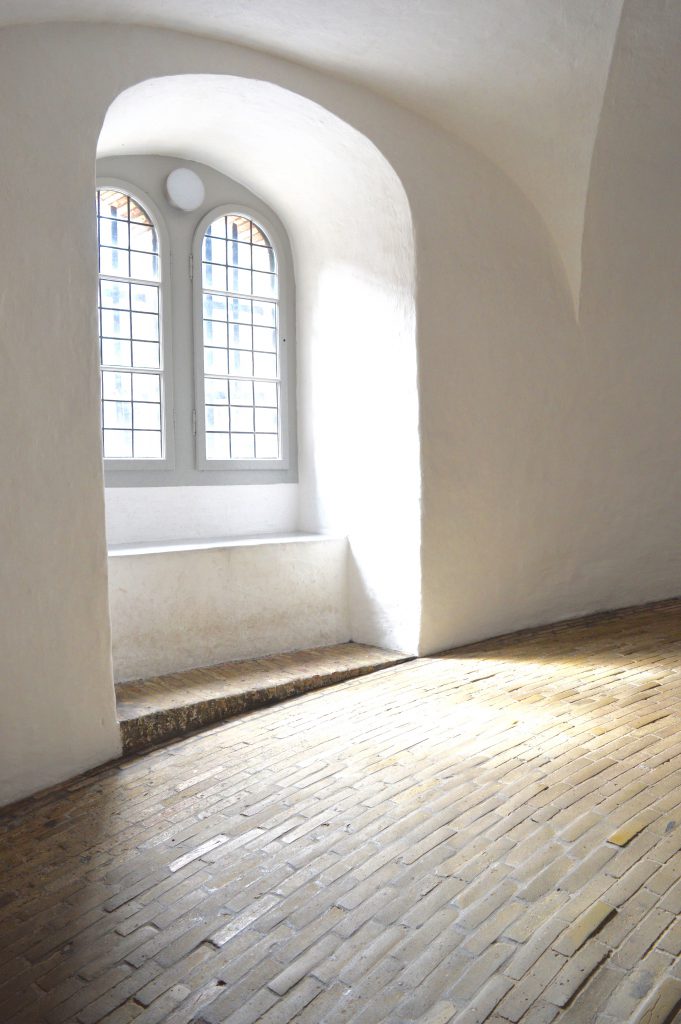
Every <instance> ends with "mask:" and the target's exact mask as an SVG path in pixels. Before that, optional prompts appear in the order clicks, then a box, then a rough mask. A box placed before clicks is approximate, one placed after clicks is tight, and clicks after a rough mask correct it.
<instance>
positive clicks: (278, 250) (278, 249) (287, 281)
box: [191, 202, 294, 483]
mask: <svg viewBox="0 0 681 1024" xmlns="http://www.w3.org/2000/svg"><path fill="white" fill-rule="evenodd" d="M224 216H244V217H247V218H248V219H249V220H251V221H253V223H254V224H256V225H257V226H258V227H261V228H262V230H263V232H264V233H265V235H266V236H267V238H268V240H269V241H270V243H271V245H272V248H273V249H274V253H275V257H276V260H277V275H278V290H279V295H278V316H279V323H278V345H279V349H278V357H279V418H280V438H281V447H280V454H279V458H277V459H208V458H207V457H206V425H205V405H206V402H205V375H204V356H203V348H204V343H203V293H204V288H203V273H202V256H203V239H204V235H205V233H206V230H207V228H208V227H209V225H210V224H212V223H213V221H215V220H217V219H218V218H219V217H224ZM191 267H192V307H193V313H192V317H193V331H194V385H195V387H194V395H195V398H194V402H195V406H194V434H195V460H196V461H195V465H196V469H197V470H199V471H200V472H208V473H210V472H211V471H212V472H222V473H225V472H228V473H233V472H234V473H242V472H251V473H252V472H253V471H257V472H265V473H267V472H276V471H279V470H288V469H289V468H290V457H291V449H290V435H291V429H290V416H291V408H292V402H291V401H290V394H289V387H290V377H289V374H290V372H291V365H290V364H291V357H290V350H291V345H292V344H293V337H294V333H293V327H294V325H293V319H292V318H293V306H294V300H293V291H294V284H293V268H292V266H291V261H290V259H289V255H288V247H287V245H286V244H285V239H284V238H282V236H281V234H280V232H279V231H278V230H277V228H276V225H274V224H273V223H272V222H271V221H270V220H269V218H268V217H266V216H264V215H263V213H262V212H261V211H260V210H257V209H255V208H253V207H252V206H249V205H247V204H244V203H240V202H227V203H221V204H220V205H219V206H216V207H213V209H212V210H210V211H209V212H208V213H207V214H206V215H205V216H204V217H202V218H201V220H200V221H199V223H198V225H197V227H196V230H195V232H194V239H193V243H192V251H191ZM246 482H247V481H244V483H246Z"/></svg>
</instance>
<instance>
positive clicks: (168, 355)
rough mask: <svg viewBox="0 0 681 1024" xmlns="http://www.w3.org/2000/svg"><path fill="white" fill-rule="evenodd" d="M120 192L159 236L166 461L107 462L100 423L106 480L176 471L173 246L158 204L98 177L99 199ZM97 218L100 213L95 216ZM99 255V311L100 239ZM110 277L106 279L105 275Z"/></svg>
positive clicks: (119, 181)
mask: <svg viewBox="0 0 681 1024" xmlns="http://www.w3.org/2000/svg"><path fill="white" fill-rule="evenodd" d="M106 188H111V189H116V190H118V191H119V192H124V193H125V194H126V195H127V196H129V197H130V198H131V199H133V200H134V201H135V202H137V203H138V204H139V206H141V207H142V208H143V209H144V210H145V212H146V213H148V214H149V216H150V217H151V219H152V220H153V222H154V227H155V228H156V232H157V235H158V252H159V262H160V265H161V276H160V280H159V282H158V285H159V325H160V334H161V338H160V353H161V370H160V378H161V445H162V451H163V457H162V458H160V459H112V458H108V459H107V458H104V448H103V439H102V425H101V422H100V441H102V461H103V464H104V473H105V477H109V475H113V474H115V473H116V472H126V473H127V472H129V471H131V470H132V471H133V472H144V473H156V472H158V473H163V472H168V471H169V470H173V469H174V468H175V437H174V418H173V393H174V392H173V387H174V382H173V352H172V325H171V312H170V311H171V307H172V300H171V290H172V283H171V262H170V243H169V239H168V232H167V228H166V225H165V222H164V219H163V217H162V215H161V211H160V210H159V208H158V206H157V205H156V203H155V202H154V200H153V199H152V198H151V197H150V196H149V195H147V193H146V192H144V191H143V190H142V189H141V188H139V187H138V186H137V185H132V184H131V183H130V182H128V181H125V180H124V179H122V178H112V177H109V176H104V177H100V176H98V177H97V179H96V183H95V195H96V192H97V191H98V190H99V189H106ZM95 217H96V213H95ZM96 245H97V252H96V259H97V264H96V266H97V308H99V281H100V273H99V239H98V238H97V240H96ZM104 276H106V275H104ZM97 344H98V346H99V324H98V327H97ZM97 359H98V365H99V388H100V417H101V408H102V406H101V387H102V384H101V381H102V370H101V367H102V353H101V351H99V352H98V355H97Z"/></svg>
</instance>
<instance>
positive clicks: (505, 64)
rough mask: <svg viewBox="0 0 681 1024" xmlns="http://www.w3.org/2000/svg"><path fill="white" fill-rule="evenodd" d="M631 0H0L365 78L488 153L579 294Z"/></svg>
mask: <svg viewBox="0 0 681 1024" xmlns="http://www.w3.org/2000/svg"><path fill="white" fill-rule="evenodd" d="M623 3H624V0H598V3H594V0H419V2H418V3H414V2H413V0H334V2H333V3H320V2H319V0H279V2H278V3H274V2H273V0H117V2H116V3H115V4H112V3H111V0H0V25H9V24H16V23H26V22H40V21H74V20H83V21H107V22H112V21H116V22H126V23H135V24H140V25H153V26H162V27H166V28H171V29H178V30H181V31H186V32H192V33H196V34H201V35H206V36H210V37H211V38H214V39H215V38H220V39H224V40H227V41H230V42H233V43H238V44H242V45H246V46H249V47H253V48H256V49H259V50H262V51H266V52H269V53H272V54H275V55H277V56H281V57H285V58H288V59H290V60H293V61H296V62H298V63H301V64H305V65H308V66H311V67H314V68H316V69H319V70H322V71H326V72H328V73H331V74H334V75H337V76H339V77H342V78H346V79H349V80H352V81H354V82H357V83H360V84H362V85H364V86H366V87H368V88H370V89H373V90H375V91H376V92H379V93H381V94H383V95H385V96H387V97H388V98H390V99H392V100H393V101H395V102H396V103H398V104H401V105H402V106H404V107H407V108H409V109H411V110H413V111H415V112H416V113H418V114H421V115H422V116H424V117H427V118H429V119H431V120H432V121H434V122H436V123H437V124H439V125H440V126H441V127H443V128H444V129H446V130H448V131H451V132H453V133H455V134H456V135H457V136H459V137H460V138H462V139H463V140H464V141H466V142H467V143H469V144H470V145H472V146H474V147H475V148H476V149H478V150H480V151H481V152H483V153H484V154H485V155H486V156H488V157H489V158H490V159H491V160H492V161H494V163H495V164H497V165H498V166H499V167H500V168H501V169H502V170H504V171H505V172H506V173H507V174H508V175H509V177H510V178H511V179H512V180H513V181H514V182H515V183H516V184H517V185H518V187H519V188H520V189H521V190H522V191H523V192H524V193H525V195H526V196H527V197H528V198H529V199H530V200H531V202H532V203H533V204H534V205H535V206H536V208H537V209H538V211H539V212H540V214H541V215H542V217H543V218H544V221H545V223H546V224H547V227H548V229H549V231H550V232H551V234H552V235H553V238H554V240H555V242H556V244H557V246H558V249H559V251H560V252H561V254H562V258H563V262H564V264H565V267H566V271H567V275H568V278H569V280H570V284H571V286H572V289H573V294H576V293H578V291H579V274H580V269H579V268H580V251H581V238H582V226H583V218H584V207H585V201H586V193H587V188H588V180H589V170H590V164H591V156H592V152H593V146H594V141H595V137H596V132H597V129H598V122H599V118H600V113H601V108H602V103H603V95H604V91H605V86H606V83H607V77H608V71H609V68H610V62H611V59H612V54H613V49H614V46H615V40H616V35H617V29H618V25H619V21H620V17H621V12H622V6H623Z"/></svg>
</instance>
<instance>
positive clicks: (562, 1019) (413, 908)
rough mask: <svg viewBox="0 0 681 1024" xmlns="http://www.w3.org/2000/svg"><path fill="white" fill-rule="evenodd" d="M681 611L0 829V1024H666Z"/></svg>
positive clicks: (289, 713)
mask: <svg viewBox="0 0 681 1024" xmlns="http://www.w3.org/2000/svg"><path fill="white" fill-rule="evenodd" d="M680 697H681V603H679V602H667V603H665V604H664V605H659V606H650V607H648V608H645V609H640V610H635V611H629V612H625V613H619V614H617V615H613V616H608V617H602V618H600V619H591V620H582V621H581V622H576V623H571V624H565V625H561V626H558V627H554V628H552V629H545V630H538V631H535V632H533V633H526V634H520V635H517V636H516V637H511V638H506V639H504V640H500V641H495V642H489V643H486V644H483V645H477V646H476V647H473V648H468V649H467V650H465V651H457V652H454V653H453V654H452V655H450V656H447V657H439V658H428V659H420V660H417V661H413V662H410V663H408V664H405V665H401V666H398V667H396V668H390V669H387V670H384V671H381V672H378V673H376V674H374V675H370V676H365V677H364V678H362V679H359V680H356V681H353V682H349V683H343V684H341V685H339V686H337V687H334V688H333V689H330V690H322V691H317V692H315V693H311V694H308V695H306V696H304V697H300V698H297V699H296V700H293V701H290V702H288V703H286V704H282V705H278V706H275V707H270V708H268V709H265V710H261V711H257V712H254V713H252V714H250V715H248V716H244V717H242V718H239V719H234V720H232V721H230V722H228V723H226V724H224V725H220V726H217V727H214V728H212V729H211V730H210V731H208V732H205V733H202V734H199V735H195V736H193V737H191V738H189V739H185V740H183V741H181V742H179V743H176V744H174V745H172V746H168V747H165V748H163V749H157V750H155V751H154V752H152V753H149V754H146V755H143V756H138V757H136V758H134V759H130V760H127V761H122V762H119V763H117V764H116V765H114V766H110V767H107V768H104V769H102V770H100V771H98V772H95V773H91V774H89V775H87V776H83V777H81V778H79V779H76V780H74V781H73V782H71V783H69V784H67V785H64V786H62V787H58V788H56V789H54V790H52V791H50V792H48V793H46V794H43V795H41V796H39V797H37V798H35V799H33V800H29V801H25V802H23V803H22V804H19V805H15V807H13V808H9V809H7V810H6V811H5V813H4V814H2V815H0V864H2V890H1V895H0V1020H1V1021H2V1024H33V1022H49V1024H59V1022H78V1024H96V1022H103V1021H106V1022H107V1024H127V1022H132V1021H134V1022H136V1024H154V1022H157V1024H190V1022H208V1024H217V1022H223V1021H224V1022H229V1024H251V1022H255V1021H261V1022H263V1024H275V1022H279V1024H287V1022H288V1021H295V1022H297V1024H322V1022H329V1024H342V1022H353V1024H378V1022H381V1021H388V1022H394V1024H402V1022H411V1021H421V1022H423V1024H448V1022H455V1024H482V1022H486V1024H509V1022H522V1024H549V1022H551V1021H556V1022H558V1024H589V1022H594V1024H623V1022H633V1024H672V1021H675V1020H677V1019H681V1015H680V1009H679V1008H680V1007H681V963H680V962H679V954H680V953H681V925H680V924H679V916H678V915H679V911H680V910H681V789H679V783H680V782H681V733H680V731H679V718H680V708H679V698H680Z"/></svg>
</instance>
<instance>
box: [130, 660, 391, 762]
mask: <svg viewBox="0 0 681 1024" xmlns="http://www.w3.org/2000/svg"><path fill="white" fill-rule="evenodd" d="M410 660H411V656H410V655H407V654H402V653H399V652H397V651H386V650H382V649H381V648H379V647H370V646H368V645H366V644H356V643H346V644H334V645H333V646H331V647H316V648H313V649H311V650H306V651H294V652H292V653H290V654H275V655H271V656H269V657H266V658H256V659H254V660H252V661H237V662H228V663H225V664H222V665H211V666H209V667H207V668H194V669H190V670H189V671H186V672H176V673H172V674H170V675H164V676H155V677H154V678H152V679H136V680H133V681H131V682H127V683H118V684H117V685H116V708H117V714H118V721H119V723H120V728H121V738H122V741H123V752H124V753H125V754H131V753H136V752H138V751H140V750H145V749H146V748H147V747H151V746H155V745H156V744H158V743H163V742H165V741H166V740H170V739H174V738H176V737H178V736H184V735H185V734H186V733H190V732H195V731H196V730H197V729H202V728H204V727H205V726H208V725H213V724H214V723H216V722H222V721H224V720H225V719H227V718H232V717H234V716H235V715H240V714H243V712H245V711H251V710H253V709H254V708H258V707H263V706H264V705H266V704H273V703H275V702H277V701H282V700H286V699H287V698H289V697H295V696H297V695H298V694H301V693H307V692H308V691H309V690H316V689H320V688H321V687H323V686H331V685H333V684H334V683H341V682H344V681H345V680H348V679H355V678H357V677H358V676H362V675H366V674H367V673H369V672H376V671H378V670H379V669H383V668H389V667H390V666H392V665H398V664H400V663H401V662H404V661H410Z"/></svg>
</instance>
